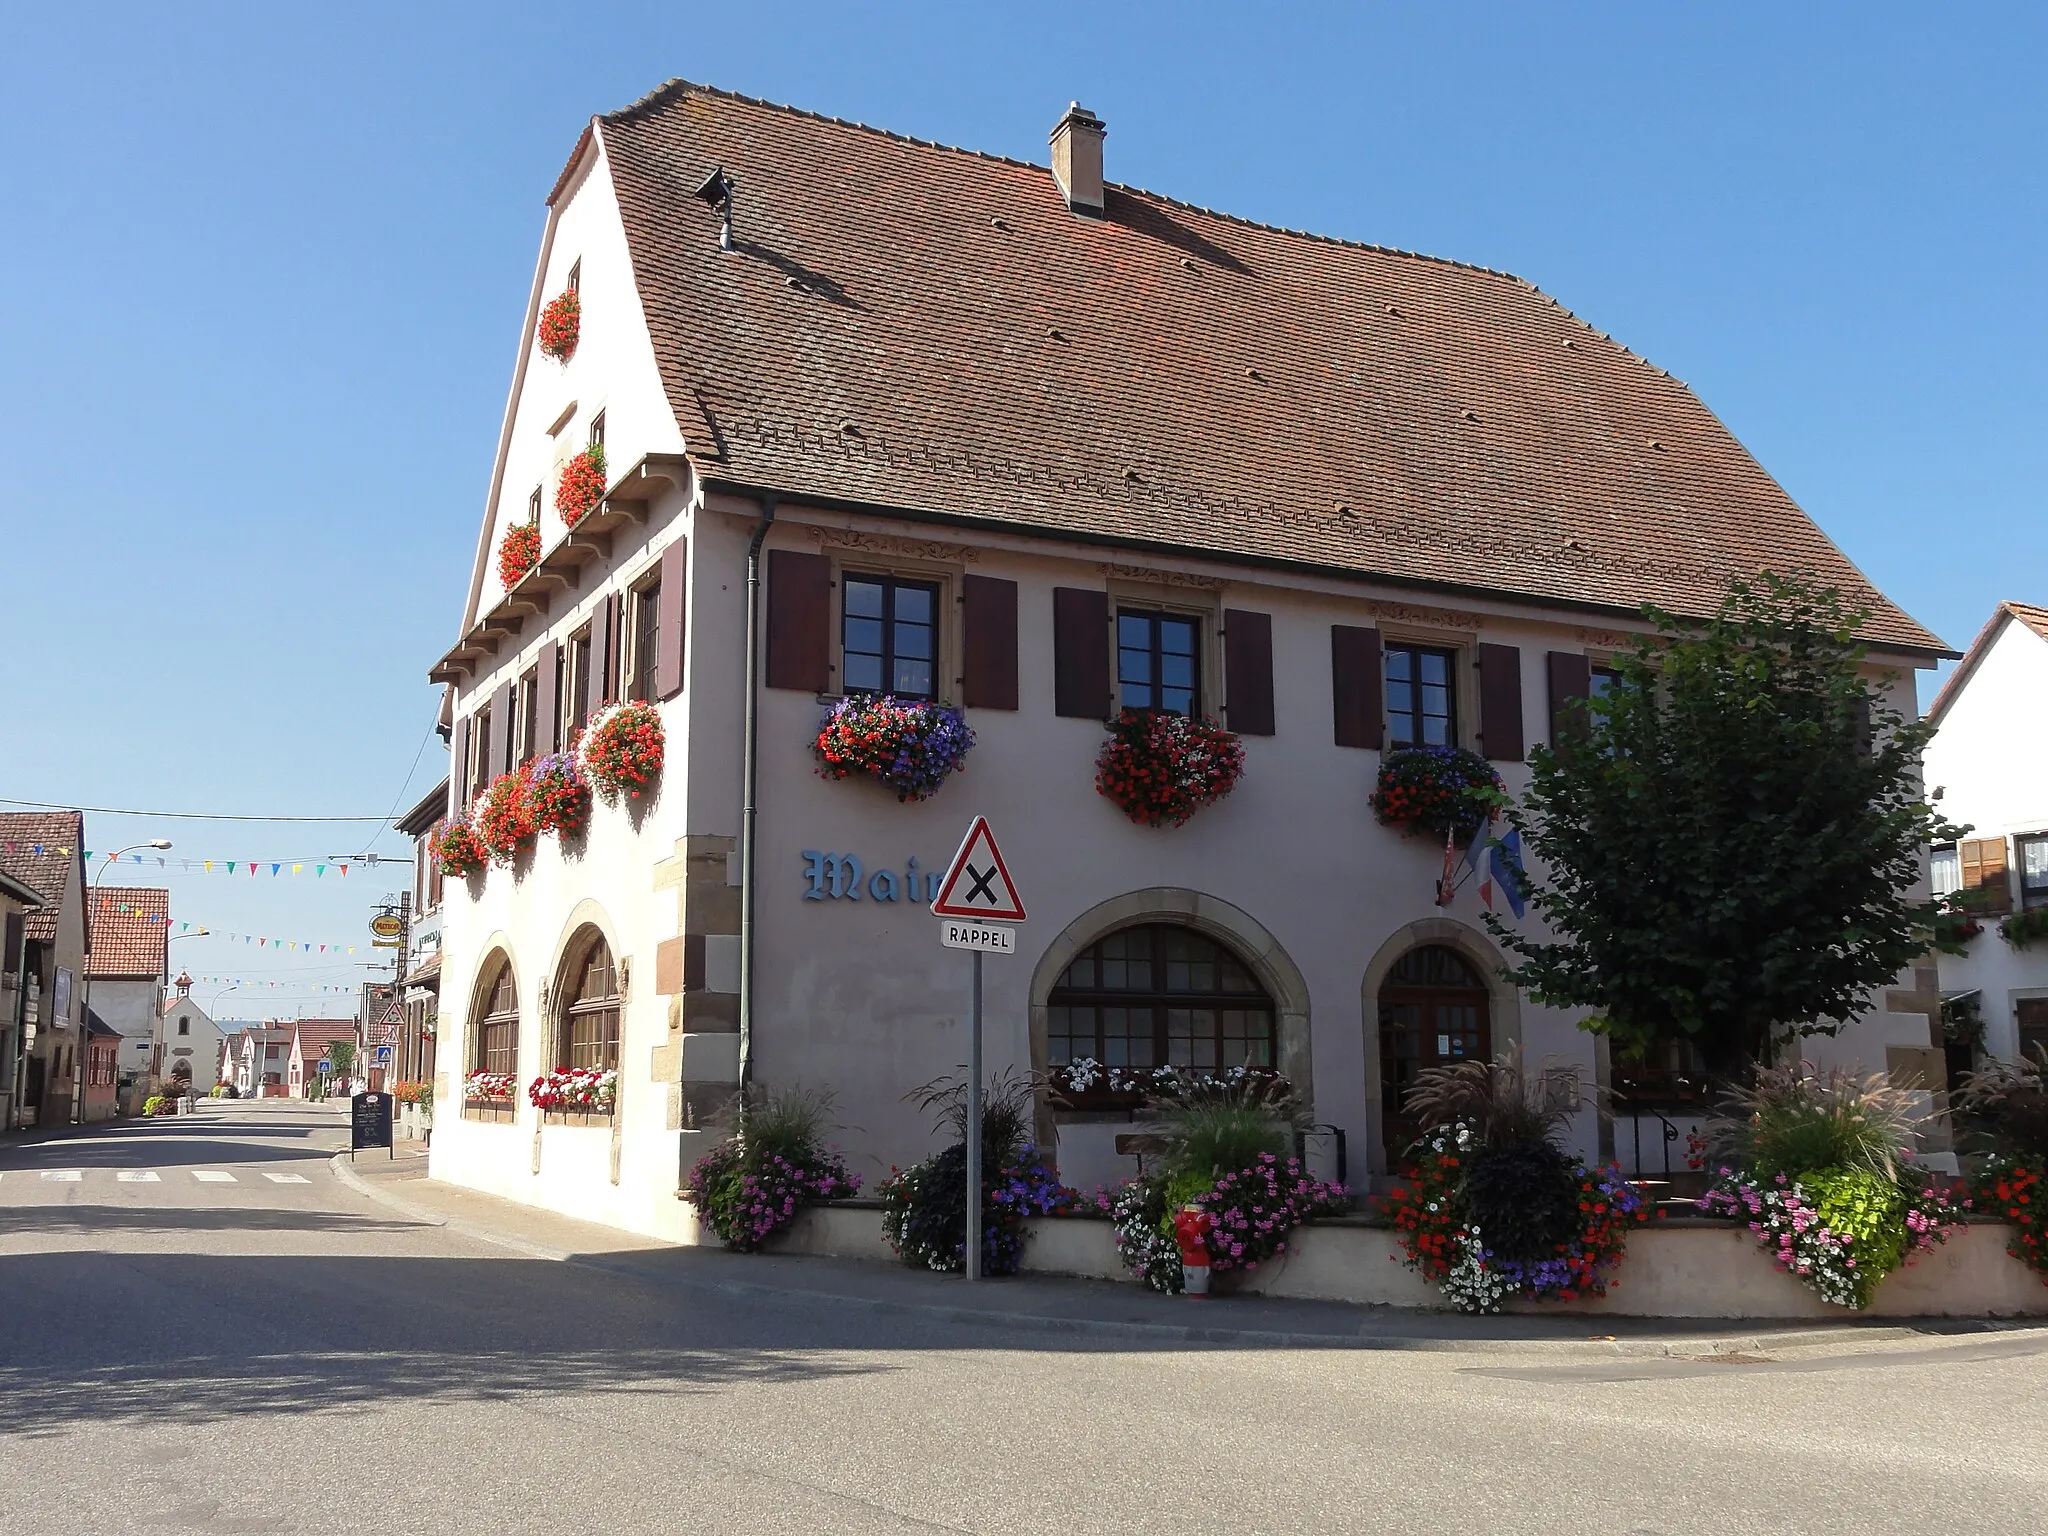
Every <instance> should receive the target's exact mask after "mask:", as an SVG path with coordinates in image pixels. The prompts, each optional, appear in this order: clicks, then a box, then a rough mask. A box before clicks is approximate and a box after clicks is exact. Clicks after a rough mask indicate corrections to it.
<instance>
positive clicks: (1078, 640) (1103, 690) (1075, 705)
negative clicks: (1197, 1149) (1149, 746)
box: [1052, 587, 1110, 720]
mask: <svg viewBox="0 0 2048 1536" xmlns="http://www.w3.org/2000/svg"><path fill="white" fill-rule="evenodd" d="M1052 707H1053V713H1054V714H1058V715H1072V716H1074V717H1075V718H1077V719H1083V720H1103V719H1107V718H1108V716H1109V712H1110V703H1109V594H1108V593H1107V592H1095V591H1091V590H1089V589H1087V588H1085V587H1054V588H1053V589H1052Z"/></svg>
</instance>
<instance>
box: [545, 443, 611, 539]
mask: <svg viewBox="0 0 2048 1536" xmlns="http://www.w3.org/2000/svg"><path fill="white" fill-rule="evenodd" d="M603 500H604V444H602V443H592V444H591V445H590V446H589V447H588V448H586V449H584V450H583V451H582V452H581V453H579V454H577V455H576V457H575V458H573V459H571V460H570V461H569V462H568V463H566V464H564V465H563V466H562V478H561V479H560V480H558V481H556V482H555V510H556V511H557V512H559V513H561V514H562V526H563V527H565V528H574V527H575V526H576V525H577V524H578V523H580V522H582V521H583V519H584V518H586V517H588V516H589V515H590V513H591V511H592V509H594V508H595V507H596V506H597V504H598V503H599V502H600V501H603Z"/></svg>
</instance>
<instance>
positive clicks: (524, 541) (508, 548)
mask: <svg viewBox="0 0 2048 1536" xmlns="http://www.w3.org/2000/svg"><path fill="white" fill-rule="evenodd" d="M538 564H540V526H539V525H538V524H536V523H514V524H513V525H512V526H511V527H510V528H507V529H506V530H505V537H504V538H503V539H501V540H499V542H498V580H499V581H500V582H501V583H503V584H504V588H505V590H506V591H507V592H510V591H511V590H512V589H513V588H514V587H516V586H518V585H519V583H520V580H521V579H522V578H523V577H524V576H525V575H526V573H527V572H528V571H530V570H532V569H533V568H534V567H535V566H536V565H538Z"/></svg>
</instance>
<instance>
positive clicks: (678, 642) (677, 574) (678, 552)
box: [654, 539, 690, 699]
mask: <svg viewBox="0 0 2048 1536" xmlns="http://www.w3.org/2000/svg"><path fill="white" fill-rule="evenodd" d="M689 579H690V545H689V542H688V541H687V540H685V539H677V540H676V541H675V543H673V544H671V545H669V547H668V548H667V549H665V550H663V551H662V552H661V591H660V592H658V593H656V594H655V598H654V696H655V697H656V698H657V699H672V698H674V697H675V696H676V695H677V694H679V693H681V692H682V691H683V612H684V609H683V595H684V594H685V593H686V592H687V591H688V590H689V588H688V586H687V585H686V583H687V582H688V581H689Z"/></svg>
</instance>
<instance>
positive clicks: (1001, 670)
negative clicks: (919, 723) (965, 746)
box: [960, 576, 1017, 709]
mask: <svg viewBox="0 0 2048 1536" xmlns="http://www.w3.org/2000/svg"><path fill="white" fill-rule="evenodd" d="M960 596H961V604H960V607H961V618H962V630H963V633H964V637H965V640H964V644H963V645H962V646H961V654H960V702H961V703H963V704H965V705H966V706H967V707H968V708H970V709H1015V708H1016V707H1017V583H1015V582H1014V581H1004V580H1003V579H1002V578H1001V577H997V576H968V577H966V578H964V579H963V580H962V581H961V583H960Z"/></svg>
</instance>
